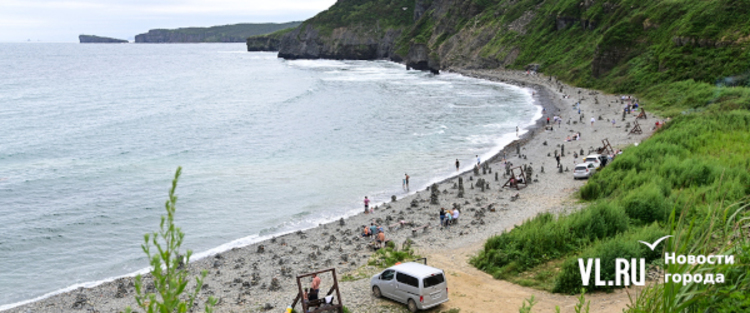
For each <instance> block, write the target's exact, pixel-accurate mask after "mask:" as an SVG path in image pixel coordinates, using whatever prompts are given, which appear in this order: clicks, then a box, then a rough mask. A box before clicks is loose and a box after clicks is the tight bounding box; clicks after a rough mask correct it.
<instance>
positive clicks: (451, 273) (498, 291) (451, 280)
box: [424, 243, 630, 313]
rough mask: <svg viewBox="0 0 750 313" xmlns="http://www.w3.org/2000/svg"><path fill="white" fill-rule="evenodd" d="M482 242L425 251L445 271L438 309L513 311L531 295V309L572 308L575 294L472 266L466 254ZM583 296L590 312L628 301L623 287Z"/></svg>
mask: <svg viewBox="0 0 750 313" xmlns="http://www.w3.org/2000/svg"><path fill="white" fill-rule="evenodd" d="M482 244H483V243H478V244H476V245H473V246H469V247H466V248H462V249H457V250H454V251H451V253H450V254H445V253H441V252H439V251H429V252H425V253H424V254H425V255H426V256H427V259H428V261H429V264H430V265H431V266H435V267H438V268H442V269H444V270H445V271H446V272H447V279H448V289H449V293H450V294H449V297H450V301H449V302H448V303H446V304H445V305H443V306H442V307H440V308H439V310H440V311H444V310H448V309H450V308H460V309H461V312H462V313H485V312H497V313H504V312H514V313H515V312H518V308H520V307H521V305H522V304H523V302H524V299H529V298H530V297H531V296H532V295H533V296H534V299H536V300H537V301H538V302H537V304H536V305H534V309H533V310H532V311H533V312H555V306H560V312H574V307H575V305H576V304H577V303H578V298H577V296H566V295H561V294H553V293H549V292H545V291H540V290H536V289H532V288H527V287H522V286H519V285H515V284H512V283H509V282H507V281H504V280H497V279H494V278H492V276H490V275H489V274H487V273H485V272H482V271H480V270H478V269H476V268H475V267H473V266H471V265H470V264H469V263H468V261H469V258H470V257H471V256H472V255H473V254H474V253H475V252H476V251H477V250H480V249H481V248H482ZM586 300H587V301H591V304H590V308H591V312H621V311H622V310H623V309H625V308H626V307H627V305H628V304H629V303H630V299H629V298H628V294H627V293H626V292H625V290H624V289H620V290H616V291H615V292H613V293H609V294H607V293H594V294H588V295H586Z"/></svg>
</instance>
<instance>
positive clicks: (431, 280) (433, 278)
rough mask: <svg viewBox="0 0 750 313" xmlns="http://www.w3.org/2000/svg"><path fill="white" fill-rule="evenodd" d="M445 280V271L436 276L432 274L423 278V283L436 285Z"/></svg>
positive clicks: (425, 285)
mask: <svg viewBox="0 0 750 313" xmlns="http://www.w3.org/2000/svg"><path fill="white" fill-rule="evenodd" d="M444 281H445V277H443V273H440V274H437V275H435V276H430V277H427V278H425V279H424V280H422V285H423V286H424V287H425V288H427V287H432V286H435V285H440V284H442V283H443V282H444Z"/></svg>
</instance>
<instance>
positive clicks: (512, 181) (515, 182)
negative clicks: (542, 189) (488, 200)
mask: <svg viewBox="0 0 750 313" xmlns="http://www.w3.org/2000/svg"><path fill="white" fill-rule="evenodd" d="M509 170H510V178H508V181H506V182H505V184H504V185H503V188H505V187H508V188H516V190H521V184H523V187H524V188H525V187H527V186H528V185H529V180H528V178H526V173H524V171H523V168H521V167H520V166H517V167H514V168H510V169H509ZM515 170H518V171H519V172H521V174H520V175H518V176H516V171H515ZM519 178H520V180H521V182H519Z"/></svg>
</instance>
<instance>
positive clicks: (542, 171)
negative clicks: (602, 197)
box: [541, 165, 544, 173]
mask: <svg viewBox="0 0 750 313" xmlns="http://www.w3.org/2000/svg"><path fill="white" fill-rule="evenodd" d="M541 173H544V165H542V170H541Z"/></svg>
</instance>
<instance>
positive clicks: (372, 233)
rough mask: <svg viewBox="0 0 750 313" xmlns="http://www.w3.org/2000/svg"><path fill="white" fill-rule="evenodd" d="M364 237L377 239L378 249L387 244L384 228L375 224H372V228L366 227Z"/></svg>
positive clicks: (363, 231) (363, 232)
mask: <svg viewBox="0 0 750 313" xmlns="http://www.w3.org/2000/svg"><path fill="white" fill-rule="evenodd" d="M362 237H367V238H373V239H375V242H376V243H377V245H378V247H382V246H383V244H385V230H383V227H382V226H378V225H375V223H370V226H365V227H364V229H363V230H362Z"/></svg>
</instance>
